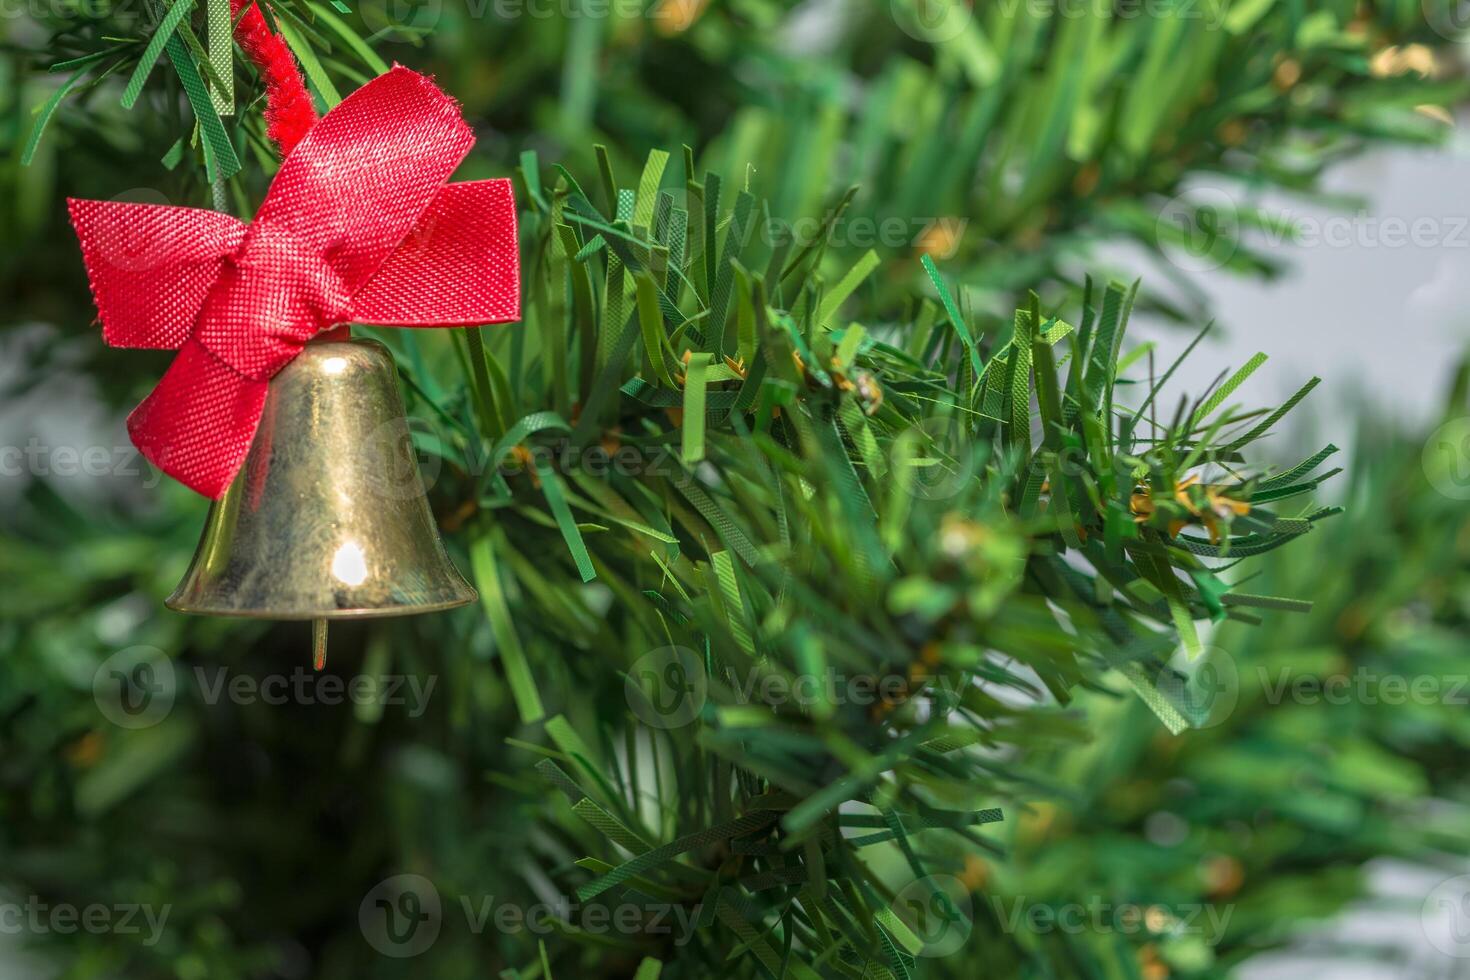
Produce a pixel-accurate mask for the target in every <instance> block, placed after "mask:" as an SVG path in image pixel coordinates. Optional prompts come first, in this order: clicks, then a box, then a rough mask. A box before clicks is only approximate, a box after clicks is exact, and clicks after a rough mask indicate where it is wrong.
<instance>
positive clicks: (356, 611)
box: [163, 585, 480, 623]
mask: <svg viewBox="0 0 1470 980" xmlns="http://www.w3.org/2000/svg"><path fill="white" fill-rule="evenodd" d="M465 587H466V588H467V589H469V595H466V596H461V597H459V598H455V599H446V600H442V601H440V602H431V603H424V604H421V605H413V606H359V607H354V608H349V609H341V608H338V607H333V608H331V609H320V610H302V609H292V610H286V611H277V610H270V609H222V608H219V607H209V606H189V605H186V604H184V603H182V602H179V601H177V597H175V596H169V597H168V598H167V599H165V600H163V604H164V606H165V607H166V608H168V609H170V610H172V611H174V612H176V613H183V614H184V615H186V616H210V617H215V618H227V619H265V620H274V621H277V622H283V623H291V622H310V621H312V620H314V619H387V618H389V617H394V616H417V615H419V614H420V613H436V612H444V611H445V610H448V609H458V608H459V607H461V606H468V605H469V604H471V603H473V602H475V601H477V600H478V599H479V598H480V594H479V593H478V592H476V591H475V589H474V588H472V587H470V586H468V585H466V586H465Z"/></svg>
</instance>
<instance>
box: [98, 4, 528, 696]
mask: <svg viewBox="0 0 1470 980" xmlns="http://www.w3.org/2000/svg"><path fill="white" fill-rule="evenodd" d="M252 9H253V8H252ZM240 23H241V29H242V30H244V31H246V32H247V33H250V34H251V43H249V44H246V45H245V46H246V47H247V49H249V50H250V51H252V52H255V53H256V54H257V55H258V54H259V53H260V52H261V51H264V50H265V49H266V47H269V43H268V42H270V41H271V35H270V32H269V27H268V25H266V24H265V23H264V21H260V20H259V18H258V14H257V15H254V16H253V17H252V16H246V17H244V18H243V19H242V20H241V22H240ZM262 32H263V33H262ZM277 48H279V50H285V49H284V47H282V46H280V45H277ZM265 67H268V68H269V72H268V73H269V75H270V81H269V82H268V85H267V98H268V99H269V101H270V104H271V107H272V109H273V110H275V112H274V115H273V117H272V119H271V122H270V129H269V132H270V135H271V138H272V139H274V140H276V142H277V143H278V144H279V145H280V148H281V154H282V158H283V159H282V162H281V167H280V169H279V170H278V171H277V173H276V175H275V177H274V179H273V180H272V182H271V187H270V190H269V191H268V192H267V194H266V196H265V199H264V201H263V202H262V204H261V206H260V209H259V210H258V211H257V212H256V215H255V218H254V219H253V220H252V221H251V222H249V223H248V224H247V223H245V222H242V221H240V220H238V219H236V218H235V217H233V216H231V215H229V214H225V213H222V212H219V211H205V210H201V209H198V208H182V207H170V206H158V205H151V204H150V205H144V204H135V203H130V202H120V201H83V200H72V201H70V202H69V208H70V212H71V218H72V225H73V227H74V228H75V229H76V232H77V237H78V239H79V241H80V243H81V246H82V256H83V258H84V260H85V261H86V265H87V274H88V280H89V282H90V284H91V287H92V294H93V298H94V299H95V300H96V303H97V312H98V315H99V318H100V319H101V321H102V325H103V339H104V340H106V342H107V343H108V344H111V345H112V346H116V347H148V348H155V349H171V350H177V351H178V355H177V356H176V357H175V359H174V362H173V364H172V365H171V366H170V368H169V370H168V372H167V373H166V374H165V375H164V377H163V378H162V380H161V381H160V382H159V384H158V386H157V387H156V388H155V389H154V390H153V393H152V394H150V395H149V396H148V398H147V400H145V401H144V402H143V404H142V405H140V406H139V407H138V409H137V410H136V411H134V412H133V414H132V415H130V416H129V418H128V430H129V433H130V434H131V436H132V438H133V442H134V444H136V445H137V446H138V449H139V451H140V452H142V454H143V455H144V456H145V457H146V458H148V459H149V460H150V461H152V462H153V463H155V464H156V465H158V466H159V467H160V468H162V469H164V470H165V471H166V472H168V473H169V474H170V475H171V476H173V477H175V478H177V479H178V480H180V481H181V482H182V483H184V484H186V485H187V486H189V487H191V488H193V489H195V490H197V491H199V492H200V493H202V494H204V495H205V496H208V497H210V498H211V499H213V500H214V501H215V503H214V505H213V508H212V509H211V510H210V512H209V518H208V521H207V523H206V525H205V528H204V536H203V538H202V540H201V541H200V542H199V548H198V551H197V552H196V553H195V555H194V561H193V563H192V565H191V566H190V568H189V571H188V574H186V575H185V576H184V580H183V581H182V582H181V583H180V584H179V587H178V589H177V590H176V591H175V592H174V594H173V595H172V596H170V597H169V598H168V600H167V604H168V606H169V607H170V608H172V609H177V610H179V611H181V612H188V613H201V614H204V615H210V616H255V617H261V618H269V619H288V620H290V619H301V620H311V621H312V623H313V624H314V625H313V630H312V635H313V646H314V648H315V661H316V665H317V667H318V669H320V668H321V667H322V665H323V660H324V657H325V654H326V629H327V623H328V621H330V620H333V619H356V618H360V617H364V616H397V615H403V614H406V613H422V612H432V611H434V610H438V609H449V608H451V607H453V606H459V605H463V604H465V603H467V602H471V601H473V600H474V599H475V597H476V596H475V590H474V589H472V588H470V586H469V585H468V584H467V583H466V582H465V580H464V579H463V578H462V577H461V576H460V574H459V573H458V572H457V571H456V570H455V568H454V566H453V565H452V564H450V562H449V558H448V557H447V556H446V555H445V552H444V544H443V542H442V541H441V540H440V539H439V534H438V531H437V529H436V528H435V526H434V519H433V515H432V514H431V513H430V511H429V505H428V502H427V500H426V499H425V496H424V486H423V481H422V479H421V477H420V475H419V471H418V465H417V462H416V460H415V458H414V455H413V452H412V445H411V443H410V440H409V434H408V425H407V422H406V421H405V419H404V414H403V402H402V399H401V398H400V396H399V393H398V385H397V378H396V375H395V372H394V369H393V361H392V359H391V358H390V357H389V355H388V351H387V349H386V348H384V347H383V346H382V345H381V344H378V343H375V342H373V341H370V340H360V339H352V338H351V337H350V336H349V335H348V333H347V331H346V329H345V328H342V327H340V326H339V325H340V324H346V323H353V322H362V323H371V324H379V325H385V326H388V325H391V326H403V327H416V328H426V327H478V326H480V325H483V324H489V323H508V322H512V321H515V320H519V319H520V261H519V253H518V250H517V243H516V207H515V200H514V196H513V194H512V188H511V183H510V181H509V180H505V179H493V180H470V181H460V182H451V181H450V180H449V178H450V176H451V174H453V172H454V170H455V168H456V167H458V166H459V164H460V162H461V161H462V160H463V159H464V158H465V156H466V155H467V154H468V153H469V151H470V147H471V146H472V145H473V144H474V134H473V132H472V131H471V130H470V128H469V127H468V126H467V125H465V122H464V120H463V118H462V117H461V115H460V111H459V106H458V105H457V104H455V102H454V100H453V99H451V98H450V97H449V96H447V95H445V94H444V93H443V92H441V91H440V90H439V89H438V88H437V87H436V86H435V85H434V83H433V82H432V81H431V80H430V79H428V78H426V77H424V76H422V75H419V74H417V73H415V72H412V71H410V70H409V69H407V68H403V67H402V66H397V67H394V68H393V69H391V70H390V71H387V72H385V73H384V74H382V75H379V76H378V77H376V78H374V79H372V80H371V81H369V82H367V83H366V84H365V85H363V86H362V87H361V88H360V89H358V90H357V91H356V92H354V93H352V94H351V95H349V96H348V97H347V98H345V99H343V100H342V101H341V102H340V103H339V104H338V105H337V106H336V107H335V108H333V109H332V110H331V111H330V112H328V113H327V114H326V115H325V116H323V117H322V118H321V119H316V118H315V113H314V112H313V111H312V109H311V99H310V97H309V95H308V93H307V91H306V89H305V87H304V82H303V80H302V78H301V73H300V72H299V71H298V70H296V68H295V65H294V63H293V62H292V61H291V59H290V57H289V55H285V56H284V57H282V58H279V59H272V60H271V63H270V64H269V65H268V66H265ZM225 149H228V146H226V147H225ZM214 152H215V153H216V154H218V153H220V152H222V151H221V150H220V149H218V148H216V149H215V150H214ZM230 162H231V161H230V160H221V161H218V163H219V166H220V167H224V166H226V165H227V164H229V163H230ZM223 176H224V177H227V176H229V174H228V173H225V174H223Z"/></svg>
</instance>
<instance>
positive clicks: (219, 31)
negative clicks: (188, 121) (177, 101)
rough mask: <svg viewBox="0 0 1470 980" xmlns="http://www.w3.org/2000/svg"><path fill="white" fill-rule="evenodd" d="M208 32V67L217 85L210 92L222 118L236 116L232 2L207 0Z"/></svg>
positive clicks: (227, 0) (216, 109) (228, 0)
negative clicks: (210, 68)
mask: <svg viewBox="0 0 1470 980" xmlns="http://www.w3.org/2000/svg"><path fill="white" fill-rule="evenodd" d="M205 11H206V15H207V26H208V30H209V37H208V40H209V63H210V65H211V66H213V68H214V76H215V77H216V78H217V79H219V82H218V84H215V85H211V86H210V88H209V94H210V97H211V99H212V101H213V103H214V111H215V112H217V113H219V114H220V115H221V116H232V115H234V114H235V65H234V57H235V39H234V28H235V25H234V23H233V22H232V21H231V19H230V0H207V2H206V3H205Z"/></svg>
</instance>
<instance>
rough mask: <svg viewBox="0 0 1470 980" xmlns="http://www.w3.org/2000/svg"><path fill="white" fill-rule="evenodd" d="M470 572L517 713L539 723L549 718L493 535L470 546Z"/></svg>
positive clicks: (477, 538)
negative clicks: (507, 592)
mask: <svg viewBox="0 0 1470 980" xmlns="http://www.w3.org/2000/svg"><path fill="white" fill-rule="evenodd" d="M470 569H471V572H472V573H473V574H474V577H475V587H476V588H477V589H479V590H480V604H481V605H482V606H483V607H484V609H485V616H486V617H487V618H488V619H489V620H490V632H491V633H492V634H494V636H495V646H496V648H497V649H498V650H499V652H500V662H501V663H502V664H504V665H505V679H506V681H507V682H508V683H509V684H510V693H511V697H512V698H513V699H514V700H515V703H516V711H517V713H519V714H520V716H521V721H522V722H524V723H526V724H528V725H529V724H532V723H533V722H538V721H540V720H541V719H542V718H544V717H545V716H546V709H545V708H544V707H543V706H542V704H541V695H540V693H539V692H538V691H537V690H536V680H535V678H533V677H532V676H531V668H530V667H529V666H528V665H527V663H526V651H525V650H524V648H522V647H521V638H520V637H519V636H518V635H517V634H516V629H515V624H514V623H513V622H512V621H511V618H510V609H509V608H507V606H506V604H505V593H504V591H502V589H501V586H500V573H499V571H498V569H497V568H496V565H495V543H494V542H493V541H492V540H491V535H489V534H481V535H479V536H478V537H476V538H475V539H474V540H473V541H472V542H471V543H470Z"/></svg>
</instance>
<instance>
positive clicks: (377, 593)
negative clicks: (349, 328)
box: [165, 339, 477, 669]
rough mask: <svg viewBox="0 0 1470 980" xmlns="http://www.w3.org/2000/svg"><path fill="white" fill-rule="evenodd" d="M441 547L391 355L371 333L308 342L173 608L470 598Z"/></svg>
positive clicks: (395, 610) (432, 607)
mask: <svg viewBox="0 0 1470 980" xmlns="http://www.w3.org/2000/svg"><path fill="white" fill-rule="evenodd" d="M476 597H477V596H476V593H475V590H474V589H473V588H472V587H471V586H470V585H469V583H468V582H466V581H465V580H464V578H463V577H462V576H461V575H460V574H459V572H458V571H457V570H456V569H455V567H454V565H453V564H452V563H451V562H450V560H449V556H448V555H447V554H445V551H444V542H443V541H442V540H440V538H439V532H438V529H437V527H435V524H434V516H433V514H432V512H431V511H430V510H429V502H428V499H427V498H426V497H425V495H424V486H423V480H422V477H421V476H420V474H419V469H418V463H417V461H416V459H415V458H414V453H413V447H412V444H411V443H410V441H409V431H408V423H407V421H406V420H405V418H404V411H403V399H402V397H401V396H400V395H399V393H398V379H397V376H396V372H395V370H394V366H393V359H392V357H391V356H390V355H389V353H388V350H387V348H386V347H384V346H383V345H382V344H380V343H378V342H377V341H373V340H365V339H351V340H344V341H337V340H326V341H318V342H314V343H310V344H307V345H306V347H305V348H304V349H303V350H302V351H301V353H300V354H299V355H298V356H297V357H296V358H295V360H293V361H291V363H290V364H288V365H286V367H284V368H282V369H281V371H280V372H278V373H277V374H276V376H275V377H274V378H272V379H271V382H270V389H269V392H268V394H267V395H266V401H265V409H264V414H263V415H262V417H261V423H260V428H259V430H258V431H257V432H256V435H255V442H254V443H253V444H252V445H251V447H250V453H249V455H248V456H247V457H246V459H245V465H244V466H243V467H241V469H240V473H239V474H238V475H237V476H236V477H235V481H234V483H232V484H231V485H230V488H229V489H228V490H227V491H225V494H224V496H223V497H221V498H220V499H219V500H217V501H215V503H214V505H213V506H212V507H211V508H210V511H209V516H208V518H207V519H206V521H205V525H204V535H203V537H202V538H201V539H200V541H199V548H198V550H197V551H196V552H195V553H194V560H193V562H192V563H191V564H190V566H189V570H188V572H187V573H185V575H184V579H183V581H182V582H180V583H179V586H178V588H177V589H175V590H174V593H173V595H171V596H169V598H168V599H167V600H165V604H166V605H167V606H168V607H169V608H170V609H175V610H177V611H179V612H185V613H198V614H202V615H206V616H252V617H257V618H261V619H285V620H308V619H309V620H312V621H313V622H314V629H313V646H314V648H315V660H316V666H317V669H321V667H322V666H323V661H324V657H325V652H326V622H327V621H328V620H332V619H355V618H358V617H364V616H399V615H406V614H410V613H425V612H435V611H437V610H441V609H450V608H453V607H455V606H462V605H464V604H465V603H468V602H473V601H474V600H475V599H476Z"/></svg>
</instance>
